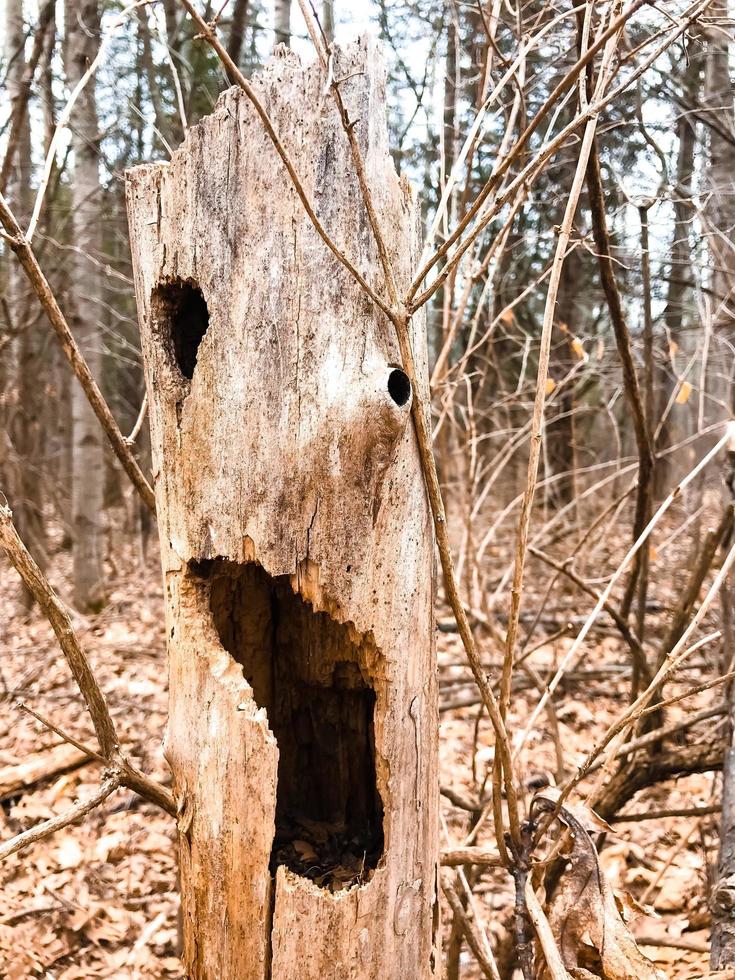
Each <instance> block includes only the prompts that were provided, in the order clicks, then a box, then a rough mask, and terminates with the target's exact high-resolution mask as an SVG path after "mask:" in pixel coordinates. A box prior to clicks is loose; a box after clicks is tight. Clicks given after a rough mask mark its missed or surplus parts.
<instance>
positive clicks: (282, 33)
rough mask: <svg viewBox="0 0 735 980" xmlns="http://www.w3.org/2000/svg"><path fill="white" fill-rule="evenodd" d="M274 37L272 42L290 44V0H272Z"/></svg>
mask: <svg viewBox="0 0 735 980" xmlns="http://www.w3.org/2000/svg"><path fill="white" fill-rule="evenodd" d="M273 8H274V20H275V30H276V39H275V42H274V44H288V45H290V44H291V0H274V4H273Z"/></svg>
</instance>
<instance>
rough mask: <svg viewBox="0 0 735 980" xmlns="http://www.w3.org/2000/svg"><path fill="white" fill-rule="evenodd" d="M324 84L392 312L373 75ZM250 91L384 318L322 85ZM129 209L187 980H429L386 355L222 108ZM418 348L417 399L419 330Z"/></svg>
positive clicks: (291, 62) (417, 644)
mask: <svg viewBox="0 0 735 980" xmlns="http://www.w3.org/2000/svg"><path fill="white" fill-rule="evenodd" d="M334 71H335V77H337V78H345V79H346V80H345V81H344V82H343V84H342V86H341V90H342V95H343V98H344V101H345V104H346V106H347V110H348V112H349V114H350V117H351V119H355V120H357V124H356V132H357V134H358V138H359V141H360V144H361V147H362V151H363V154H364V156H365V160H366V167H367V173H368V177H369V181H370V185H371V188H372V191H373V194H374V199H375V204H376V208H377V210H378V213H379V215H380V218H381V221H382V223H383V227H384V228H385V229H386V238H387V242H388V245H389V248H390V249H391V253H392V258H393V261H394V263H395V268H396V272H397V275H398V277H399V284H400V285H401V287H405V286H407V284H408V282H409V279H410V271H411V267H412V264H413V263H415V261H416V257H417V246H418V230H417V229H418V220H417V208H416V203H415V201H414V199H413V197H412V194H411V191H410V188H409V187H408V185H407V184H406V183H405V182H403V181H400V180H399V179H398V177H397V176H396V174H395V170H394V168H393V164H392V161H391V160H390V157H389V154H388V149H387V128H386V122H385V104H384V98H385V96H384V84H385V83H384V69H383V66H382V61H381V58H380V55H379V52H378V51H376V50H375V49H374V48H373V47H372V46H370V45H369V44H368V42H364V41H363V42H360V43H359V44H356V45H354V46H351V47H349V48H347V49H344V50H338V51H337V53H336V57H335V66H334ZM254 85H255V86H256V88H257V91H258V93H259V95H260V97H261V98H262V99H263V101H264V103H265V105H266V107H267V109H268V112H269V114H270V115H271V117H272V119H273V121H274V124H275V127H276V130H277V131H278V133H279V134H280V135H281V138H282V140H283V142H284V143H285V144H286V146H287V147H288V151H289V153H290V154H291V157H292V159H293V160H294V162H295V164H296V166H297V169H298V171H299V173H300V174H301V176H302V179H303V182H304V186H305V188H306V190H307V193H308V194H309V196H310V198H311V199H312V201H313V202H314V204H315V207H316V210H317V212H318V214H319V216H320V219H321V220H322V221H323V222H324V224H325V225H326V227H327V228H328V229H329V231H330V234H331V235H332V236H333V238H334V239H335V240H336V241H337V242H338V244H339V245H340V246H341V247H342V248H343V249H344V251H345V252H346V253H348V254H349V255H350V257H351V258H352V260H353V261H354V262H355V263H356V265H357V267H358V268H359V270H360V272H361V273H362V274H363V275H364V276H365V277H366V278H367V279H368V281H369V282H371V284H373V286H374V288H376V289H377V290H378V291H379V292H381V293H382V292H383V289H382V281H381V272H380V267H379V264H378V260H377V252H376V248H375V244H374V241H373V239H372V235H371V232H370V229H369V225H368V222H367V216H366V212H365V208H364V206H363V203H362V200H361V197H360V192H359V188H358V184H357V180H356V178H355V176H354V173H353V167H352V161H351V157H350V152H349V147H348V144H347V140H346V138H345V135H344V133H343V131H342V128H341V124H340V121H339V119H338V117H337V115H336V111H335V108H334V103H333V100H332V99H331V97H330V96H328V95H325V94H324V92H323V88H324V78H323V77H321V76H320V71H319V69H318V67H317V66H316V65H312V66H309V67H306V68H303V67H302V66H301V64H300V62H299V60H298V58H297V57H296V56H295V55H294V54H292V53H291V52H288V51H285V50H280V51H279V52H278V54H277V57H275V58H274V60H273V61H272V62H271V63H270V64H269V65H268V66H267V67H266V69H265V70H264V72H263V73H262V75H261V76H260V77H259V78H258V79H256V80H254ZM128 206H129V218H130V231H131V244H132V253H133V263H134V268H135V279H136V292H137V299H138V309H139V317H140V325H141V337H142V346H143V355H144V361H145V371H146V380H147V385H148V395H149V400H150V423H151V435H152V449H153V460H154V469H155V478H156V497H157V506H158V514H159V528H160V536H161V550H162V560H163V571H164V576H165V584H166V605H167V630H168V636H169V656H170V682H171V683H170V686H171V693H170V719H169V726H168V733H167V739H166V752H167V756H168V758H169V760H170V763H171V766H172V769H173V773H174V786H175V794H176V798H177V801H178V802H179V806H180V810H181V817H180V822H179V826H180V838H181V878H182V896H183V911H184V933H185V960H186V965H187V969H188V971H189V972H190V975H191V976H193V977H208V978H218V980H221V978H250V977H253V978H262V977H266V976H268V977H273V978H275V980H285V978H295V977H299V978H311V977H314V978H317V977H320V978H321V977H333V978H335V980H336V978H340V980H343V978H347V977H355V978H357V977H365V978H367V977H376V978H378V977H380V978H392V977H395V978H399V977H400V978H412V980H413V978H417V980H418V978H425V977H426V978H428V977H434V976H438V974H439V969H440V966H439V959H438V942H439V938H438V904H437V903H438V899H437V892H436V868H437V847H438V834H437V810H438V806H437V769H436V766H437V705H436V686H435V653H434V644H433V619H432V600H433V592H434V573H433V530H432V524H431V519H430V514H429V509H428V505H427V501H426V495H425V490H424V486H423V482H422V477H421V471H420V465H419V459H418V454H417V450H416V444H415V436H414V433H413V429H412V426H411V424H410V418H409V409H410V391H408V390H406V389H405V376H403V375H402V373H401V372H400V371H398V370H396V366H397V365H398V362H399V355H398V347H397V343H396V340H395V337H394V333H393V328H392V326H391V325H390V324H389V323H388V322H387V320H386V319H385V317H384V316H383V315H382V314H380V313H379V312H378V311H376V309H375V307H374V306H373V305H372V304H371V303H370V301H369V300H367V299H366V297H365V296H364V295H363V294H362V293H361V291H360V290H359V288H358V287H357V286H356V285H355V284H354V282H353V280H352V279H351V278H350V277H349V275H348V274H346V273H345V271H344V269H343V267H342V266H341V265H340V264H339V263H338V262H337V261H336V259H335V258H334V257H333V256H332V255H331V253H330V252H329V251H328V250H327V249H326V248H325V247H324V244H323V243H322V242H321V240H320V239H319V238H318V236H317V235H316V233H315V232H314V230H313V228H312V227H311V225H310V223H309V221H308V219H307V218H306V216H305V214H304V212H303V208H302V207H301V205H300V202H299V201H298V198H297V196H296V194H295V192H294V190H293V188H292V186H291V185H290V182H289V179H288V177H287V175H286V173H285V171H284V169H283V167H282V165H281V163H280V161H279V159H278V157H277V155H276V153H275V151H274V149H273V147H272V145H271V144H270V142H269V140H268V138H267V136H266V135H265V133H264V132H263V129H262V126H261V125H260V123H259V121H258V119H257V117H256V116H255V114H254V112H253V111H252V109H251V107H250V104H249V102H248V101H247V99H246V97H245V96H244V95H243V93H242V92H240V91H239V90H238V89H235V88H233V89H230V90H229V91H228V92H226V93H225V94H224V95H223V96H222V97H221V99H220V101H219V102H218V104H217V107H216V109H215V111H214V112H213V114H212V115H211V116H210V117H208V118H207V119H205V120H204V121H203V122H202V123H201V124H200V125H199V126H196V127H194V128H192V129H191V130H190V131H189V133H188V135H187V137H186V140H185V142H184V144H183V145H182V147H181V149H180V150H178V151H177V152H176V153H175V154H174V156H173V158H172V160H171V162H170V163H169V164H168V165H166V164H162V165H157V166H146V167H140V168H136V169H135V170H133V171H131V172H130V174H129V175H128ZM197 290H200V291H201V295H200V294H199V293H198V292H197ZM204 302H206V312H205V309H204V306H203V303H204ZM207 315H208V325H207ZM204 326H207V329H206V332H205V333H204V335H203V337H202V339H201V343H200V344H199V346H198V349H197V347H196V343H195V340H196V337H197V335H198V332H199V333H201V331H202V329H203V327H204ZM412 329H413V343H414V349H415V351H416V354H417V360H418V362H419V364H420V365H421V384H422V385H424V386H426V385H427V380H426V349H425V346H426V345H425V336H424V323H423V321H422V319H421V317H420V316H419V317H415V318H414V320H413V328H412ZM187 338H188V340H187ZM192 338H193V340H192ZM187 375H191V377H190V378H189V377H187ZM389 382H390V388H389ZM274 834H275V835H276V841H275V846H274ZM272 851H273V853H272ZM269 864H272V867H273V869H275V876H273V875H272V873H271V867H269Z"/></svg>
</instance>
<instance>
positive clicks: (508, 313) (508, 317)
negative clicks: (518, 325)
mask: <svg viewBox="0 0 735 980" xmlns="http://www.w3.org/2000/svg"><path fill="white" fill-rule="evenodd" d="M500 322H501V323H504V324H505V325H506V327H510V326H512V324H513V310H503V312H502V313H501V314H500Z"/></svg>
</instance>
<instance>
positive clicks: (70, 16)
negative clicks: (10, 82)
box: [64, 0, 104, 609]
mask: <svg viewBox="0 0 735 980" xmlns="http://www.w3.org/2000/svg"><path fill="white" fill-rule="evenodd" d="M64 24H65V30H66V37H65V52H64V55H65V63H66V75H67V80H68V83H69V86H70V87H72V88H73V87H74V86H75V85H76V84H77V82H78V81H79V79H80V78H81V77H82V75H83V74H84V73H85V71H86V70H87V67H88V66H89V64H90V62H91V61H92V60H93V58H94V56H95V55H96V53H97V48H98V46H99V39H100V11H99V7H98V3H97V0H81V2H79V0H66V4H65V10H64ZM72 133H73V150H74V168H73V178H72V181H71V199H72V210H71V215H70V220H71V229H72V241H73V243H74V246H75V250H74V251H73V252H72V253H70V256H69V262H70V266H71V267H72V269H73V280H72V284H73V311H72V312H73V316H72V318H71V325H72V329H73V330H74V335H75V337H76V341H77V343H78V345H79V347H80V349H81V351H82V353H83V354H84V356H85V358H86V360H87V363H88V364H89V367H90V369H91V371H92V373H93V374H94V376H95V378H96V379H97V381H98V383H101V381H102V344H101V338H100V327H99V319H100V312H101V306H100V298H101V282H100V273H99V268H98V266H97V265H96V264H95V262H94V261H93V259H96V258H97V255H98V253H99V251H100V240H101V226H100V221H101V217H100V179H99V149H98V142H99V138H100V133H99V124H98V120H97V102H96V93H95V81H94V78H93V79H91V80H90V81H89V82H88V84H87V85H86V86H85V88H84V89H83V91H82V93H81V95H80V96H79V99H78V100H77V103H76V106H75V113H74V126H73V129H72ZM103 486H104V457H103V454H102V432H101V429H100V425H99V422H98V421H97V418H96V416H95V414H94V412H93V410H92V408H91V406H90V404H89V402H88V400H87V398H86V396H85V394H84V392H83V390H82V388H81V386H80V385H79V384H78V382H76V380H75V381H74V382H73V387H72V535H73V556H74V601H75V603H76V605H77V607H78V608H80V609H92V608H95V607H97V606H98V605H99V604H100V603H101V602H102V601H103V598H104V591H103V567H102V551H103V534H102V526H101V516H102V491H103Z"/></svg>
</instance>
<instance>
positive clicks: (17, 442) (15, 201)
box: [2, 0, 49, 604]
mask: <svg viewBox="0 0 735 980" xmlns="http://www.w3.org/2000/svg"><path fill="white" fill-rule="evenodd" d="M43 16H44V21H43V24H42V25H41V26H40V27H39V30H41V31H42V33H43V34H45V31H46V28H47V27H48V19H49V12H48V8H47V7H46V8H44V11H43ZM5 19H6V22H5V26H6V33H5V56H6V64H7V66H8V67H7V88H8V96H9V99H10V106H11V120H12V121H13V124H14V125H13V127H12V128H11V133H10V145H9V147H8V149H7V151H6V156H5V159H4V161H3V172H4V173H3V181H2V182H3V184H4V183H5V181H6V180H7V183H8V185H9V200H10V203H11V205H12V207H13V208H14V209H15V212H16V214H17V215H18V217H19V218H20V220H21V221H27V220H28V218H29V217H30V212H31V208H32V196H31V170H32V168H31V138H30V126H29V125H28V86H29V79H28V76H27V66H26V59H25V42H26V25H25V24H24V21H23V2H22V0H8V3H7V6H6V9H5ZM42 40H43V37H42V38H41V42H42ZM41 42H38V43H37V44H36V45H35V48H36V50H34V57H35V61H36V63H37V62H38V59H39V57H40V52H41V46H40V44H41ZM34 67H35V66H34ZM12 130H15V132H13V131H12ZM6 164H7V166H6ZM7 298H8V308H9V310H10V315H11V323H9V324H8V329H9V330H10V333H11V337H12V340H11V342H10V350H9V354H10V356H9V357H7V361H6V363H8V364H9V365H10V373H11V374H12V377H11V378H8V379H7V380H8V382H9V385H8V389H7V390H12V391H14V392H15V397H14V398H13V397H11V398H10V400H9V401H10V404H9V405H8V406H7V408H6V410H5V411H6V413H7V419H6V425H7V432H8V433H9V436H10V440H11V443H12V449H11V451H10V452H9V453H8V454H7V455H8V457H9V458H8V459H7V460H6V465H5V467H4V469H5V470H6V472H5V477H6V480H7V483H6V486H7V488H8V492H9V493H10V494H11V497H12V501H13V506H14V508H15V515H16V524H17V526H18V529H19V531H20V533H21V534H22V535H23V538H24V540H26V541H27V542H28V544H29V547H30V548H31V549H32V550H33V553H34V554H35V555H36V556H37V560H38V561H39V563H40V564H41V566H42V567H45V564H46V559H45V550H46V547H45V546H46V535H45V527H44V520H43V480H42V479H41V478H40V476H41V463H42V455H43V445H42V442H43V441H42V429H41V422H40V415H41V407H42V400H41V396H42V388H41V386H40V385H39V383H38V370H39V363H38V362H39V358H40V356H41V344H40V339H39V323H38V319H37V318H36V317H35V316H32V315H31V309H30V302H29V298H30V294H29V290H28V286H27V283H26V281H25V277H24V275H23V270H22V269H21V268H20V266H19V265H18V264H17V263H16V262H15V261H12V262H11V265H10V268H9V270H8V292H7ZM23 597H24V601H25V602H26V604H29V603H30V602H31V595H30V593H29V592H28V591H27V590H24V592H23Z"/></svg>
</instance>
